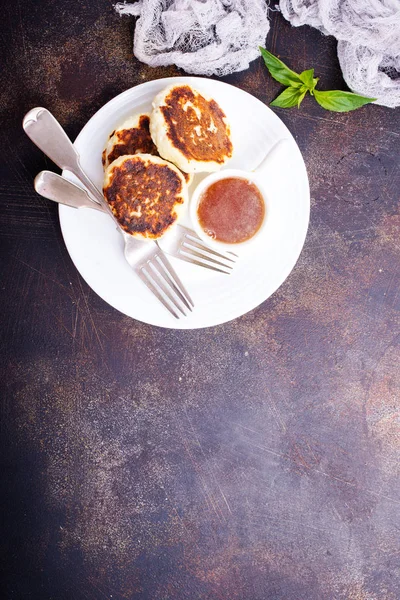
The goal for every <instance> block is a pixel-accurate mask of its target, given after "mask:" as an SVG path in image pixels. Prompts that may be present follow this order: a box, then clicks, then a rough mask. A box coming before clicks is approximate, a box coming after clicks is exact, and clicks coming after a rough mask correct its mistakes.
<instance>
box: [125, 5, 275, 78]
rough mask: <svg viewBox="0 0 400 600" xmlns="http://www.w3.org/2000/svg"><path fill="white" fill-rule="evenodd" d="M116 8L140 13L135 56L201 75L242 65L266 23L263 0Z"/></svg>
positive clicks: (250, 57)
mask: <svg viewBox="0 0 400 600" xmlns="http://www.w3.org/2000/svg"><path fill="white" fill-rule="evenodd" d="M115 8H116V10H117V12H118V13H119V14H120V15H134V16H137V17H139V18H138V20H137V23H136V28H135V37H134V45H133V51H134V54H135V56H136V57H137V58H138V59H139V60H141V61H142V62H144V63H146V64H148V65H150V66H152V67H158V66H165V65H171V64H175V65H177V66H178V67H180V68H182V69H184V70H185V71H186V72H187V73H193V74H201V75H218V76H222V75H228V74H230V73H233V72H234V71H243V70H244V69H247V68H248V67H249V63H250V62H251V61H252V60H254V59H256V58H257V57H259V55H260V53H259V50H258V47H259V46H263V45H264V43H265V38H266V37H267V33H268V31H269V27H270V25H269V21H268V6H267V4H266V1H265V0H138V1H137V2H135V4H132V3H128V4H124V3H121V2H119V3H118V4H117V5H116V7H115Z"/></svg>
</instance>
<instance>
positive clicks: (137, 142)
mask: <svg viewBox="0 0 400 600" xmlns="http://www.w3.org/2000/svg"><path fill="white" fill-rule="evenodd" d="M149 126H150V115H149V114H146V113H144V114H140V115H134V116H133V117H131V118H129V119H128V120H127V121H125V123H123V125H122V126H121V127H119V128H118V129H116V130H115V131H113V132H112V134H111V135H110V136H109V138H108V142H107V147H106V148H105V150H104V152H103V165H104V166H105V167H108V165H109V164H111V163H112V162H113V161H114V160H115V159H117V158H119V157H120V156H126V155H128V154H129V155H132V154H154V155H156V156H158V152H157V148H156V146H155V144H154V143H153V140H152V139H151V135H150V129H149Z"/></svg>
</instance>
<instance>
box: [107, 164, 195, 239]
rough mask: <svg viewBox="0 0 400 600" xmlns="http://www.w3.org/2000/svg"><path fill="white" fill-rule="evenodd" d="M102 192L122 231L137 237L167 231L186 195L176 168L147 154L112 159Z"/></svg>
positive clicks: (177, 214)
mask: <svg viewBox="0 0 400 600" xmlns="http://www.w3.org/2000/svg"><path fill="white" fill-rule="evenodd" d="M103 193H104V197H105V199H106V200H107V202H108V203H109V205H110V206H111V208H112V211H113V213H114V215H115V217H116V218H117V219H118V221H119V223H120V225H121V227H122V228H123V229H124V231H126V232H127V233H129V234H131V235H132V236H133V237H135V238H138V239H140V240H148V239H157V238H160V237H161V236H162V235H164V234H165V233H166V232H167V231H169V229H171V227H173V225H174V224H175V223H176V222H177V221H178V219H179V216H180V214H181V212H182V209H183V207H184V204H185V202H186V201H187V198H188V192H187V186H186V182H185V179H184V177H183V174H182V173H181V172H180V171H179V169H177V167H175V165H173V164H171V163H169V162H167V161H166V160H163V159H162V158H159V157H158V156H152V155H150V154H134V155H128V156H120V157H119V158H117V159H116V160H115V161H114V162H112V163H111V164H110V165H109V166H108V167H107V169H106V171H105V177H104V187H103Z"/></svg>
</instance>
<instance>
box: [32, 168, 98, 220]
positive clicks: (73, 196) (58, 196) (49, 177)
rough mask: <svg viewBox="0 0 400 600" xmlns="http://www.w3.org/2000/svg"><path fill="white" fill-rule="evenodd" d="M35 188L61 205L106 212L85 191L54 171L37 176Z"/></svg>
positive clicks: (42, 172)
mask: <svg viewBox="0 0 400 600" xmlns="http://www.w3.org/2000/svg"><path fill="white" fill-rule="evenodd" d="M34 187H35V190H36V191H37V193H38V194H40V195H41V196H44V197H45V198H48V199H49V200H53V201H54V202H58V203H59V204H65V205H66V206H72V207H73V208H94V209H95V210H99V211H101V212H105V210H104V208H103V207H102V206H100V204H97V202H94V201H93V200H91V199H90V197H89V195H88V194H87V193H86V192H85V190H83V189H82V188H80V187H79V186H77V185H75V184H74V183H72V182H71V181H68V180H67V179H64V177H61V175H57V174H56V173H53V172H52V171H41V172H40V173H39V174H38V175H36V177H35V181H34Z"/></svg>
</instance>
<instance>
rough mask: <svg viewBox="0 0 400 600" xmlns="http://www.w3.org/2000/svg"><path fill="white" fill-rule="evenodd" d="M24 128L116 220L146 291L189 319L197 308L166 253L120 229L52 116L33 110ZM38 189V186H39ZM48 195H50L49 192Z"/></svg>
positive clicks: (41, 109)
mask: <svg viewBox="0 0 400 600" xmlns="http://www.w3.org/2000/svg"><path fill="white" fill-rule="evenodd" d="M23 128H24V131H25V133H26V134H27V135H28V137H29V138H30V139H31V140H32V141H33V143H34V144H36V146H38V148H40V149H41V150H42V152H44V153H45V154H46V155H47V156H48V158H50V159H51V160H52V161H53V162H54V163H55V164H56V165H58V166H59V167H60V168H61V169H66V170H68V171H70V172H71V173H73V174H74V175H75V176H76V177H77V178H78V179H79V181H80V182H81V183H82V184H83V185H84V186H85V187H86V189H87V191H88V192H89V194H90V196H89V195H88V194H86V192H84V193H85V194H86V196H87V197H88V198H89V199H90V200H92V199H93V203H94V202H97V203H98V204H100V205H101V208H102V209H103V211H104V212H107V214H108V215H109V216H110V217H111V218H112V219H113V220H114V222H115V223H116V225H117V227H118V230H119V231H120V233H121V235H122V236H123V238H124V242H125V249H124V254H125V258H126V260H127V262H128V263H129V265H130V266H131V268H132V269H133V270H134V271H135V273H136V274H137V275H138V276H139V277H140V279H141V280H142V281H143V283H144V284H145V285H146V286H147V288H148V289H149V290H150V291H151V292H152V293H153V294H154V295H155V296H156V298H157V299H158V300H159V301H160V302H161V303H162V304H163V306H164V307H165V308H166V309H167V310H168V311H169V312H170V313H171V314H172V315H173V316H174V317H175V318H177V319H179V313H181V314H182V315H184V316H186V312H185V310H186V309H188V310H189V311H191V310H192V307H194V303H193V300H192V299H191V297H190V295H189V294H188V292H187V291H186V289H185V287H184V286H183V284H182V282H181V281H180V279H179V277H178V275H177V274H176V273H175V271H174V269H173V268H172V266H171V264H170V263H169V261H168V260H167V258H166V256H165V255H164V253H163V251H162V250H161V249H160V248H159V247H158V246H157V245H156V244H155V243H153V242H150V241H149V242H141V241H139V240H136V239H135V238H133V237H132V236H131V235H129V234H128V233H126V232H125V231H124V230H123V229H122V228H121V226H120V224H119V222H118V220H117V219H116V218H115V216H114V214H113V212H112V210H111V208H110V206H109V205H108V203H107V202H106V200H105V198H104V197H103V194H102V193H101V192H100V191H99V190H98V189H97V187H96V186H95V185H94V184H93V182H92V181H91V180H90V178H89V177H88V176H87V175H86V173H85V172H84V171H83V169H82V167H81V165H80V159H79V154H78V152H77V151H76V149H75V147H74V146H73V144H72V142H71V140H70V139H69V138H68V136H67V134H66V133H65V131H64V130H63V128H62V127H61V125H60V124H59V123H58V121H57V120H56V119H55V118H54V117H53V115H52V114H51V113H50V112H49V111H48V110H47V109H45V108H41V107H38V108H33V109H32V110H30V111H29V112H28V113H27V114H26V115H25V117H24V120H23ZM39 181H40V180H38V182H39ZM42 183H43V181H42ZM53 184H54V179H53ZM37 185H38V186H39V183H38V184H37ZM72 185H73V184H72ZM75 188H77V186H75ZM47 193H48V194H49V195H50V191H49V188H47ZM76 194H77V191H76V190H74V195H76ZM52 199H53V198H52ZM71 201H72V200H71V199H70V202H71ZM85 203H86V199H85ZM85 206H88V204H85Z"/></svg>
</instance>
